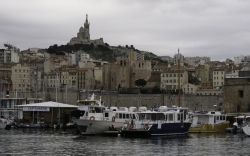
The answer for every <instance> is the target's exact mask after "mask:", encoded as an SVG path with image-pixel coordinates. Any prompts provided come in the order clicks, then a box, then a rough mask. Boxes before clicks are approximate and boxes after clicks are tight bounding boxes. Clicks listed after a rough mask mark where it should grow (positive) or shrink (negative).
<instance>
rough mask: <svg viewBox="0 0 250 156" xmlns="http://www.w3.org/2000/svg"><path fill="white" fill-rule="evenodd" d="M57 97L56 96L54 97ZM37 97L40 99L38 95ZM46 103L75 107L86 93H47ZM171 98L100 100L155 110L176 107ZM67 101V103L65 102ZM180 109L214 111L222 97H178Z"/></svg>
mask: <svg viewBox="0 0 250 156" xmlns="http://www.w3.org/2000/svg"><path fill="white" fill-rule="evenodd" d="M56 95H57V96H56ZM38 97H40V98H42V95H41V94H39V95H38ZM44 97H45V100H46V101H56V100H57V101H58V102H62V103H68V104H73V105H76V103H77V100H78V99H86V98H87V95H86V93H80V94H79V93H76V92H70V93H67V98H66V94H65V93H57V94H56V93H51V92H50V93H47V94H46V95H45V96H44ZM56 97H57V98H56ZM170 97H171V98H169V96H167V95H166V94H141V95H140V97H139V98H138V94H116V93H114V94H111V95H110V94H105V95H102V100H103V101H104V102H105V105H106V106H108V107H110V106H117V107H130V106H134V107H138V106H146V107H147V108H148V109H150V108H156V107H159V106H163V105H165V106H168V107H171V106H173V105H175V106H178V95H171V96H170ZM95 98H96V99H98V100H99V99H100V95H99V94H96V97H95ZM66 101H67V102H66ZM180 101H181V102H180V105H181V107H188V108H189V109H190V110H197V111H200V110H215V109H218V106H220V105H221V101H222V96H219V95H216V96H212V95H185V96H183V95H182V96H181V97H180Z"/></svg>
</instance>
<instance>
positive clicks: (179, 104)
mask: <svg viewBox="0 0 250 156" xmlns="http://www.w3.org/2000/svg"><path fill="white" fill-rule="evenodd" d="M180 84H181V82H180V53H179V48H178V107H180V106H181V95H180V93H181V91H180Z"/></svg>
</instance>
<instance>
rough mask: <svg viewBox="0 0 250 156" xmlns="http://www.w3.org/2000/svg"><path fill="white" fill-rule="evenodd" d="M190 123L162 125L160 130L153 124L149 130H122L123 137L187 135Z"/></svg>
mask: <svg viewBox="0 0 250 156" xmlns="http://www.w3.org/2000/svg"><path fill="white" fill-rule="evenodd" d="M190 125H191V123H164V124H162V125H161V128H158V124H153V125H152V127H151V128H150V129H149V130H143V129H128V130H122V131H121V136H123V137H151V136H168V135H184V134H187V133H188V130H189V127H190Z"/></svg>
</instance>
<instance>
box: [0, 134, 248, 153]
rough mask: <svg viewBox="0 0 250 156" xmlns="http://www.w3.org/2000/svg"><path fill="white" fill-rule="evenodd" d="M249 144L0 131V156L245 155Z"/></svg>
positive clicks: (215, 137) (218, 137) (229, 138)
mask: <svg viewBox="0 0 250 156" xmlns="http://www.w3.org/2000/svg"><path fill="white" fill-rule="evenodd" d="M249 144H250V137H247V136H245V135H244V134H236V135H235V134H228V133H197V134H196V133H191V134H188V135H186V136H177V137H170V136H166V137H152V138H122V137H101V136H80V135H75V133H74V132H72V131H66V132H63V131H60V130H53V129H43V130H40V129H12V130H10V131H6V130H0V155H3V154H5V155H249V152H250V148H249V146H248V145H249Z"/></svg>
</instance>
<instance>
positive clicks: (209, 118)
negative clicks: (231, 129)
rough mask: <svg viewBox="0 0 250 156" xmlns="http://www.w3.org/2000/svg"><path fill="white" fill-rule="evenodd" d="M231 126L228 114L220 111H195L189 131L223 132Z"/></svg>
mask: <svg viewBox="0 0 250 156" xmlns="http://www.w3.org/2000/svg"><path fill="white" fill-rule="evenodd" d="M228 126H229V121H227V119H226V115H225V114H222V113H221V112H220V111H209V112H206V113H195V114H194V115H193V122H192V125H191V127H190V128H189V131H188V132H189V133H204V132H205V133H207V132H223V131H225V130H226V129H227V128H228Z"/></svg>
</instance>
